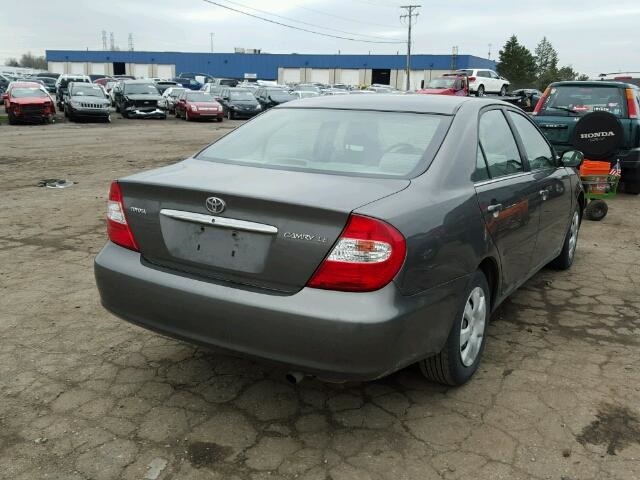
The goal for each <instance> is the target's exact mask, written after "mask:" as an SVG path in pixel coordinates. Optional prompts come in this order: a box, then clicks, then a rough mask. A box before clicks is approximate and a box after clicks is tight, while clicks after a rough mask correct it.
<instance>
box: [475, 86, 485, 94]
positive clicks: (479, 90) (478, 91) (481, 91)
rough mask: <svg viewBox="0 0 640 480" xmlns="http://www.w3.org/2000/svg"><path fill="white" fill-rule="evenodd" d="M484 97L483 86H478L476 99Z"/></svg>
mask: <svg viewBox="0 0 640 480" xmlns="http://www.w3.org/2000/svg"><path fill="white" fill-rule="evenodd" d="M483 95H484V85H480V86H479V87H478V90H476V97H482V96H483Z"/></svg>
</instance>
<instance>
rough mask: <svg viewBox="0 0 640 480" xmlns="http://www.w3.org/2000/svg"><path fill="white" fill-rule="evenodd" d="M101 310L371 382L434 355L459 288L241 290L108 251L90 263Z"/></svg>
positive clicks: (219, 345) (460, 283) (330, 375)
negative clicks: (285, 292)
mask: <svg viewBox="0 0 640 480" xmlns="http://www.w3.org/2000/svg"><path fill="white" fill-rule="evenodd" d="M94 268H95V277H96V283H97V286H98V290H99V292H100V297H101V300H102V304H103V305H104V307H105V308H106V309H107V310H109V311H111V312H112V313H114V314H116V315H118V316H119V317H121V318H123V319H125V320H127V321H129V322H132V323H134V324H138V325H140V326H142V327H145V328H148V329H150V330H154V331H157V332H160V333H163V334H166V335H168V336H172V337H176V338H180V339H184V340H187V341H189V342H192V343H196V344H201V345H205V346H207V347H212V348H216V349H223V350H226V351H232V352H236V353H241V354H244V355H248V356H251V357H257V358H260V359H264V360H268V361H273V362H277V363H280V364H284V365H286V366H287V367H289V368H291V369H294V370H300V371H302V372H305V373H309V374H314V375H318V376H320V377H322V378H326V379H336V380H337V379H349V380H371V379H375V378H379V377H382V376H384V375H387V374H389V373H392V372H393V371H396V370H398V369H400V368H402V367H404V366H406V365H409V364H411V363H414V362H416V361H418V360H420V359H422V358H425V357H427V356H429V355H432V354H435V353H437V352H439V351H440V350H441V349H442V346H443V345H444V343H445V341H446V338H447V336H448V334H449V330H450V328H451V325H452V321H453V318H455V317H456V316H457V311H458V307H459V305H460V303H461V297H462V295H463V293H464V289H465V287H466V284H467V281H468V279H467V278H466V277H463V278H460V279H457V280H455V281H453V282H450V283H448V284H446V285H442V286H440V287H436V288H434V289H431V290H429V291H427V292H424V293H421V294H419V295H414V296H411V297H405V296H402V295H401V294H400V293H399V291H398V290H397V288H396V287H395V285H394V284H393V283H391V284H390V285H387V286H386V287H385V288H383V289H381V290H378V291H376V292H370V293H346V292H331V291H326V290H318V289H312V288H303V289H302V290H300V291H299V292H298V293H296V294H294V295H279V294H273V293H264V292H263V291H260V292H258V291H255V290H245V289H242V288H236V287H231V286H228V284H226V285H223V284H216V283H212V282H209V281H203V280H199V279H195V278H188V277H184V276H180V275H176V274H173V273H170V272H168V271H165V270H157V269H155V268H151V267H149V266H147V265H145V264H144V263H142V261H141V256H140V254H139V253H136V252H133V251H130V250H127V249H124V248H121V247H119V246H117V245H115V244H113V243H111V242H109V243H107V245H106V246H105V247H104V249H103V250H102V251H101V252H100V253H99V254H98V256H97V257H96V260H95V265H94Z"/></svg>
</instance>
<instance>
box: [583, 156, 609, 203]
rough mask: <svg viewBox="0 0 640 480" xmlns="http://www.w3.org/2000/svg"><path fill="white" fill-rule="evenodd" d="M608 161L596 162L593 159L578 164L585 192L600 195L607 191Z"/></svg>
mask: <svg viewBox="0 0 640 480" xmlns="http://www.w3.org/2000/svg"><path fill="white" fill-rule="evenodd" d="M610 170H611V164H610V163H609V162H598V161H595V160H584V161H583V162H582V165H580V177H581V178H582V183H583V186H584V188H585V190H586V191H587V193H592V194H595V195H602V194H604V193H606V192H607V191H608V187H609V183H608V180H609V171H610Z"/></svg>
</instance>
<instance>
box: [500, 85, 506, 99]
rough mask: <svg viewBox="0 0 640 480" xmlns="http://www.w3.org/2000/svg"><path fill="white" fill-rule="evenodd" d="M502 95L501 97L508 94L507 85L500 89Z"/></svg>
mask: <svg viewBox="0 0 640 480" xmlns="http://www.w3.org/2000/svg"><path fill="white" fill-rule="evenodd" d="M500 96H501V97H506V96H507V86H506V85H502V88H501V89H500Z"/></svg>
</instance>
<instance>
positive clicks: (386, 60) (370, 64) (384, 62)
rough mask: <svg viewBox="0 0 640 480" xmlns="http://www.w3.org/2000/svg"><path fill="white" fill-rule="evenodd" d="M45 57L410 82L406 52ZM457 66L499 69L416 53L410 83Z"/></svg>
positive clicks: (234, 74) (154, 69)
mask: <svg viewBox="0 0 640 480" xmlns="http://www.w3.org/2000/svg"><path fill="white" fill-rule="evenodd" d="M46 58H47V61H48V64H49V71H51V72H55V73H75V74H98V75H133V76H135V77H140V78H146V77H159V78H171V77H174V76H176V75H177V74H180V73H184V72H197V73H206V74H209V75H212V76H215V77H227V78H237V79H243V78H248V79H256V78H257V79H263V80H277V81H279V82H281V83H297V82H321V83H346V84H349V85H370V84H372V83H381V84H389V85H392V86H394V87H397V88H403V87H404V85H405V82H406V76H405V75H406V73H405V62H406V57H405V56H404V55H326V54H294V53H291V54H269V53H197V52H144V51H140V52H137V51H134V52H130V51H102V50H98V51H91V50H47V52H46ZM458 68H489V69H495V62H493V61H492V60H488V59H485V58H480V57H475V56H473V55H412V57H411V88H412V89H414V88H419V87H420V86H421V85H422V83H423V82H428V81H429V80H430V78H432V77H435V76H438V75H440V74H442V73H444V72H450V71H451V70H455V69H458Z"/></svg>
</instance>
